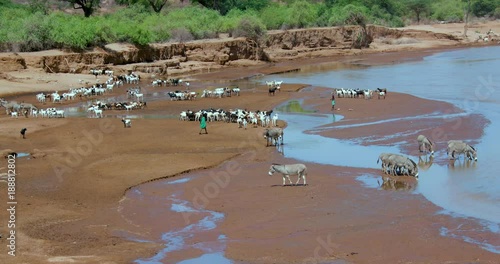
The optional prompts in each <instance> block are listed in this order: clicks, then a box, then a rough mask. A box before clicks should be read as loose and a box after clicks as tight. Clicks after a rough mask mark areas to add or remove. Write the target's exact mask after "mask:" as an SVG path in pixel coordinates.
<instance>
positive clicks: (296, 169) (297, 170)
mask: <svg viewBox="0 0 500 264" xmlns="http://www.w3.org/2000/svg"><path fill="white" fill-rule="evenodd" d="M275 172H279V173H281V174H282V175H283V186H285V183H286V180H285V178H287V179H288V181H289V182H290V185H294V184H293V183H292V180H290V175H297V176H298V179H297V182H296V183H295V185H297V184H299V182H300V179H301V178H302V179H304V186H305V185H307V184H306V175H307V167H306V165H304V164H301V163H297V164H276V163H273V165H271V167H270V168H269V176H272V175H273V174H274V173H275Z"/></svg>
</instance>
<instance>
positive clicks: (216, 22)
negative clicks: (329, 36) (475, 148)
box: [0, 0, 500, 51]
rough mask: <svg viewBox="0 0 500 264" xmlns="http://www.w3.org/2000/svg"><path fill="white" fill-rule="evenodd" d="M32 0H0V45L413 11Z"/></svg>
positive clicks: (133, 39)
mask: <svg viewBox="0 0 500 264" xmlns="http://www.w3.org/2000/svg"><path fill="white" fill-rule="evenodd" d="M499 1H500V0H478V1H477V2H475V3H476V4H475V5H474V6H473V8H474V9H473V10H472V12H473V13H478V14H487V15H488V16H497V17H500V9H499V8H498V7H496V6H498V5H495V3H498V2H499ZM33 3H35V2H33ZM36 3H42V5H20V4H13V3H12V2H11V1H9V0H0V17H2V19H0V51H6V50H7V51H9V50H10V51H37V50H45V49H51V48H69V49H77V50H83V49H87V48H91V47H94V46H103V45H106V44H108V43H112V42H130V43H134V44H138V45H147V44H149V43H161V42H168V41H189V40H193V39H203V38H214V37H217V36H218V34H219V33H229V34H234V35H241V36H244V35H252V34H255V32H266V30H273V29H291V28H304V27H317V26H343V25H346V23H350V22H349V19H348V18H349V17H351V16H352V14H357V15H358V16H362V17H363V20H364V21H365V22H366V23H368V24H378V25H384V26H389V27H401V26H404V21H409V20H411V19H412V18H413V16H414V14H413V13H412V12H411V9H410V7H409V5H408V4H407V2H405V1H403V2H402V1H396V0H355V1H348V0H338V1H309V0H289V1H279V2H274V1H257V2H255V3H253V2H252V3H250V2H248V3H247V2H241V3H239V2H238V4H236V5H235V6H234V8H233V9H230V10H229V12H227V14H225V15H221V13H219V11H217V10H214V9H210V8H205V7H202V6H199V5H196V6H195V5H187V6H184V7H175V8H174V7H168V8H165V9H164V10H163V11H162V12H160V13H155V12H152V11H151V9H150V8H148V6H145V5H130V6H127V7H121V8H118V9H117V10H116V11H114V12H113V13H108V14H102V15H98V14H97V13H96V14H94V15H92V16H91V17H88V18H85V17H84V16H83V14H79V13H77V14H68V13H65V12H62V11H57V10H55V11H54V10H50V9H48V5H47V4H46V3H45V2H43V1H38V2H36ZM43 3H45V4H43ZM221 3H222V2H221ZM224 3H225V2H224ZM426 3H427V2H426ZM428 3H429V4H430V2H428ZM463 7H464V2H462V1H461V0H435V1H434V3H433V4H430V8H429V9H428V11H426V13H425V14H423V16H425V17H426V19H427V18H432V19H435V20H439V21H447V22H458V21H461V20H462V18H463V10H464V9H463ZM236 8H239V9H236ZM493 8H496V9H493ZM259 34H260V33H258V34H257V35H259Z"/></svg>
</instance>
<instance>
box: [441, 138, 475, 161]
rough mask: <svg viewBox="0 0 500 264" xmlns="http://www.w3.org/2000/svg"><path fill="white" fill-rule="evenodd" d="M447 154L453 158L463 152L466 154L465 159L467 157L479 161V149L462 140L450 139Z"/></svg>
mask: <svg viewBox="0 0 500 264" xmlns="http://www.w3.org/2000/svg"><path fill="white" fill-rule="evenodd" d="M446 154H448V157H449V158H450V159H451V160H455V159H457V158H458V157H459V156H460V155H461V154H464V159H465V157H467V158H468V159H469V160H474V161H477V151H476V149H475V148H474V147H472V146H471V145H469V144H467V143H465V142H463V141H460V140H450V141H448V148H447V149H446Z"/></svg>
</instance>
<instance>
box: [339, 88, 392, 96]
mask: <svg viewBox="0 0 500 264" xmlns="http://www.w3.org/2000/svg"><path fill="white" fill-rule="evenodd" d="M336 92H337V97H339V98H341V97H342V98H361V97H363V98H365V99H371V98H372V97H373V93H376V94H377V96H378V99H380V98H383V99H385V96H386V95H387V89H386V88H377V89H376V90H371V89H364V90H361V89H359V88H358V89H344V88H339V89H336Z"/></svg>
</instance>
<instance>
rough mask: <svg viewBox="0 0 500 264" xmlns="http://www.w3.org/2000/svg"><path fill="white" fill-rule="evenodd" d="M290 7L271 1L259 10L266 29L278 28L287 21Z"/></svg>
mask: <svg viewBox="0 0 500 264" xmlns="http://www.w3.org/2000/svg"><path fill="white" fill-rule="evenodd" d="M288 17H290V9H289V8H288V7H287V6H286V5H283V4H279V3H273V4H271V5H269V6H267V7H266V8H264V9H263V10H262V11H261V12H260V18H261V20H262V22H263V23H264V25H265V26H266V28H267V29H280V28H281V27H282V26H283V25H284V24H286V23H287V21H288Z"/></svg>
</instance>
